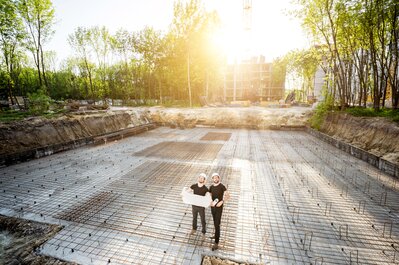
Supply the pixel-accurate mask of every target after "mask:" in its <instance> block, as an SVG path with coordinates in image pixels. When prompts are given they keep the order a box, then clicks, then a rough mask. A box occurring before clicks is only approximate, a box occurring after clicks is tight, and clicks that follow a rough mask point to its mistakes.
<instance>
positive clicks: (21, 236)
mask: <svg viewBox="0 0 399 265" xmlns="http://www.w3.org/2000/svg"><path fill="white" fill-rule="evenodd" d="M61 228H62V227H61V226H57V225H49V224H43V223H38V222H32V221H26V220H22V219H17V218H13V217H5V216H1V215H0V233H1V234H3V243H2V244H0V247H1V248H2V251H1V252H0V253H1V255H0V264H8V265H18V264H44V265H46V264H55V265H72V264H75V263H71V262H64V261H60V260H58V259H55V258H52V257H47V256H41V255H38V254H37V253H36V249H37V248H38V247H40V245H42V244H43V243H44V242H46V241H47V240H48V239H50V238H51V237H53V236H54V235H55V234H56V233H58V232H59V231H60V230H61ZM4 238H7V240H5V239H4ZM4 241H7V242H4ZM0 243H1V242H0Z"/></svg>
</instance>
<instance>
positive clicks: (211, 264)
mask: <svg viewBox="0 0 399 265" xmlns="http://www.w3.org/2000/svg"><path fill="white" fill-rule="evenodd" d="M250 264H251V263H246V262H244V263H241V262H236V261H231V260H228V259H222V258H218V257H210V256H205V257H204V258H203V259H202V265H250Z"/></svg>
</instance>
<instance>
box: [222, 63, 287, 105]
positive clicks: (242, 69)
mask: <svg viewBox="0 0 399 265" xmlns="http://www.w3.org/2000/svg"><path fill="white" fill-rule="evenodd" d="M277 75H278V78H277ZM284 84H285V71H284V73H281V71H280V73H277V71H273V64H272V63H266V62H265V57H263V56H259V57H253V58H252V59H251V60H247V61H242V62H240V63H236V64H230V65H228V66H227V70H226V73H225V84H224V89H225V93H224V94H225V95H224V96H225V100H227V101H236V100H251V101H262V100H280V99H284V89H285V87H284Z"/></svg>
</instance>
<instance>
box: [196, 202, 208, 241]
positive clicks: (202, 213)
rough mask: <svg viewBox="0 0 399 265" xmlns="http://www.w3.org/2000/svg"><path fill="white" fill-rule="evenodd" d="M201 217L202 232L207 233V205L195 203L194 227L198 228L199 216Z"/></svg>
mask: <svg viewBox="0 0 399 265" xmlns="http://www.w3.org/2000/svg"><path fill="white" fill-rule="evenodd" d="M198 214H199V215H200V217H201V225H202V233H204V234H205V233H206V222H205V207H200V206H195V205H193V229H194V230H197V217H198Z"/></svg>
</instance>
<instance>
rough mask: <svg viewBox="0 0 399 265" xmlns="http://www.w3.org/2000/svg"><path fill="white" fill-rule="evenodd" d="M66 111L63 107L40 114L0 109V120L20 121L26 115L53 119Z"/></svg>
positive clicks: (7, 121) (5, 121) (8, 121)
mask: <svg viewBox="0 0 399 265" xmlns="http://www.w3.org/2000/svg"><path fill="white" fill-rule="evenodd" d="M66 112H67V111H66V110H64V109H58V110H54V111H47V112H45V113H42V114H41V115H36V114H33V113H32V112H30V111H21V110H7V111H0V122H2V123H10V122H13V121H20V120H23V119H24V118H28V117H43V118H46V119H53V118H56V117H59V116H60V115H63V114H65V113H66Z"/></svg>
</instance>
